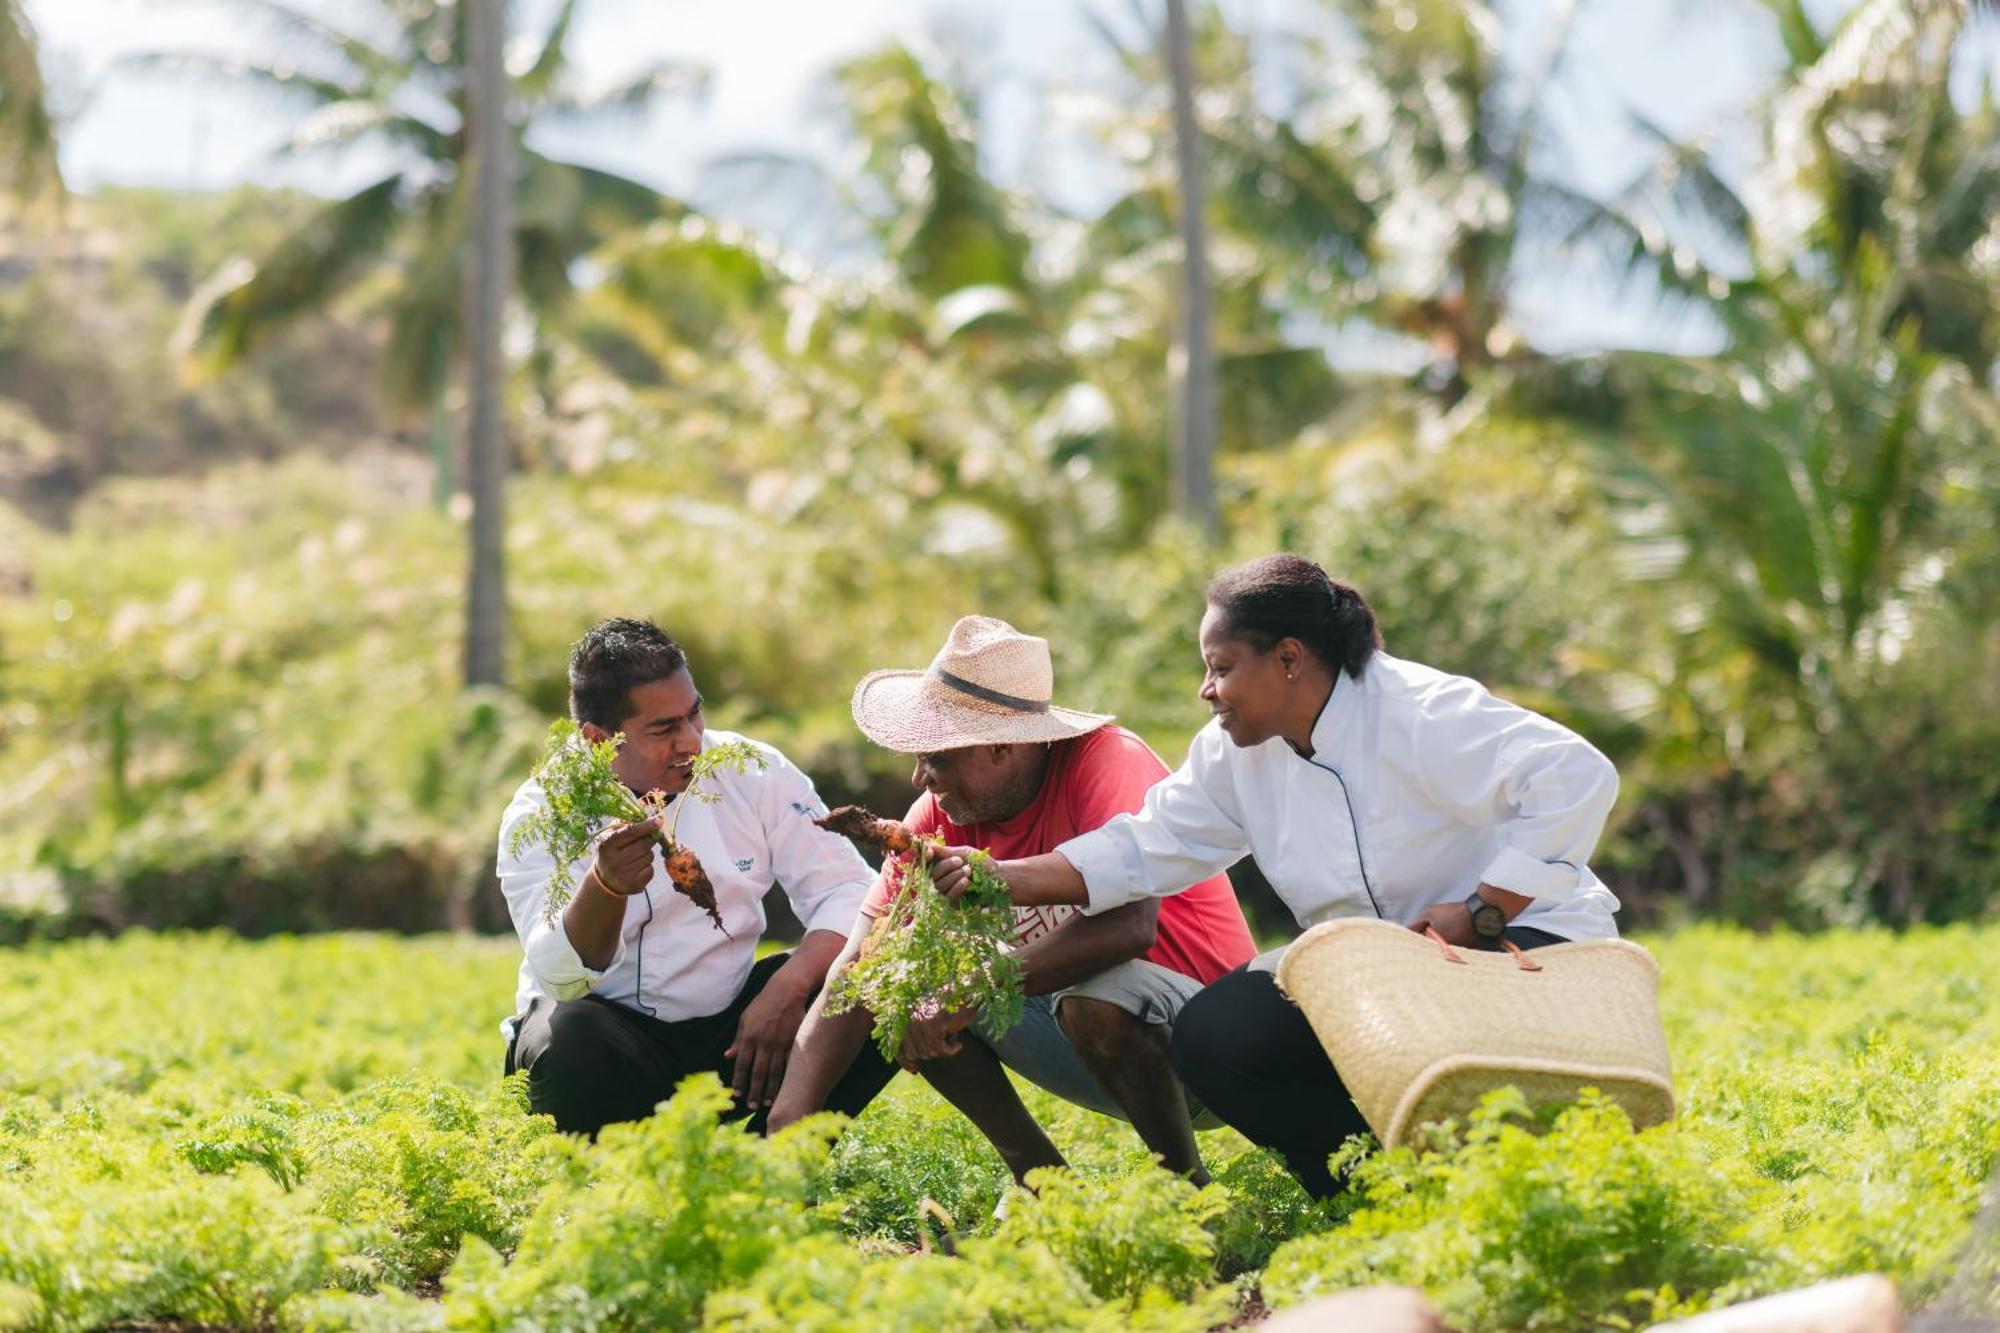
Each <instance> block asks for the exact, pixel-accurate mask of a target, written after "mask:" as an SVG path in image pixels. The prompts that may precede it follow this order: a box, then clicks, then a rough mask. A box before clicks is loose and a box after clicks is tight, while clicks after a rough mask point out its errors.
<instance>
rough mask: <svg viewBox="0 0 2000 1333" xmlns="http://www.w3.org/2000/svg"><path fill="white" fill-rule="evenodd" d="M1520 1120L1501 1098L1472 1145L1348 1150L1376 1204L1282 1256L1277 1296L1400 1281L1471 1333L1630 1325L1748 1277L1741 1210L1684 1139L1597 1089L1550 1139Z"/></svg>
mask: <svg viewBox="0 0 2000 1333" xmlns="http://www.w3.org/2000/svg"><path fill="white" fill-rule="evenodd" d="M1525 1115H1526V1110H1525V1104H1524V1103H1522V1102H1521V1101H1520V1098H1519V1095H1518V1094H1516V1093H1513V1092H1512V1091H1511V1090H1503V1091H1501V1092H1499V1093H1496V1094H1493V1095H1491V1096H1489V1097H1488V1098H1487V1101H1486V1103H1485V1104H1484V1105H1483V1106H1482V1108H1481V1109H1480V1110H1479V1111H1478V1112H1476V1113H1475V1114H1474V1115H1473V1117H1472V1121H1471V1124H1470V1125H1469V1126H1468V1127H1467V1128H1466V1130H1465V1133H1464V1138H1463V1146H1462V1147H1459V1146H1458V1145H1457V1144H1456V1143H1453V1142H1452V1141H1451V1140H1450V1139H1448V1138H1446V1139H1443V1140H1442V1142H1443V1144H1444V1150H1442V1151H1428V1152H1419V1151H1416V1150H1413V1149H1410V1148H1400V1149H1397V1150H1395V1151H1392V1152H1387V1153H1382V1154H1380V1155H1379V1156H1376V1157H1374V1158H1370V1159H1367V1160H1359V1161H1357V1160H1355V1158H1354V1156H1353V1155H1352V1154H1343V1155H1345V1156H1347V1157H1348V1158H1349V1161H1350V1163H1351V1164H1353V1166H1354V1171H1355V1175H1354V1188H1356V1189H1358V1190H1359V1191H1361V1193H1362V1196H1363V1198H1364V1199H1365V1203H1364V1204H1363V1206H1362V1207H1361V1208H1360V1209H1359V1210H1358V1211H1357V1212H1355V1213H1354V1215H1353V1216H1352V1217H1350V1218H1349V1219H1348V1222H1347V1225H1346V1226H1345V1227H1343V1228H1341V1229H1340V1230H1339V1231H1336V1232H1332V1233H1329V1234H1327V1235H1325V1236H1314V1237H1307V1238H1304V1239H1301V1240H1295V1241H1292V1242H1290V1243H1289V1244H1287V1245H1285V1246H1282V1247H1281V1248H1280V1249H1279V1250H1278V1251H1277V1253H1276V1254H1274V1255H1273V1256H1272V1258H1271V1264H1270V1267H1269V1268H1268V1269H1266V1270H1265V1274H1264V1291H1265V1296H1266V1298H1267V1299H1268V1300H1270V1301H1271V1302H1272V1303H1273V1304H1274V1305H1278V1306H1283V1305H1287V1304H1293V1303H1296V1302H1299V1301H1303V1300H1309V1299H1311V1298H1312V1297H1313V1296H1314V1295H1315V1294H1320V1293H1324V1292H1329V1291H1337V1290H1339V1289H1340V1288H1342V1287H1349V1286H1363V1285H1366V1284H1368V1283H1370V1282H1392V1283H1402V1284H1407V1285H1410V1286H1415V1287H1419V1288H1422V1289H1423V1290H1425V1291H1427V1292H1430V1293H1432V1294H1433V1295H1434V1296H1436V1297H1437V1298H1438V1299H1439V1300H1440V1301H1441V1302H1442V1303H1443V1305H1444V1307H1445V1309H1446V1311H1447V1314H1448V1316H1449V1317H1450V1318H1451V1319H1452V1321H1453V1323H1454V1324H1455V1325H1457V1326H1462V1327H1468V1328H1555V1329H1572V1328H1588V1327H1631V1326H1633V1325H1636V1324H1643V1323H1655V1322H1658V1321H1660V1320H1662V1319H1666V1318H1671V1317H1673V1316H1674V1315H1676V1314H1679V1313H1682V1312H1683V1307H1684V1303H1685V1300H1686V1298H1685V1297H1684V1296H1683V1295H1682V1293H1684V1292H1700V1293H1703V1294H1704V1295H1706V1294H1708V1293H1716V1292H1722V1293H1726V1292H1727V1291H1728V1290H1729V1288H1730V1284H1732V1283H1735V1282H1737V1281H1739V1280H1741V1279H1742V1278H1744V1277H1745V1276H1747V1274H1748V1273H1749V1272H1750V1270H1751V1268H1752V1265H1753V1263H1754V1257H1753V1254H1752V1252H1751V1251H1750V1250H1749V1249H1748V1248H1747V1247H1746V1246H1745V1245H1744V1244H1743V1236H1744V1230H1745V1224H1746V1221H1747V1216H1746V1213H1747V1210H1746V1208H1745V1206H1744V1201H1743V1199H1742V1197H1741V1195H1740V1194H1738V1193H1737V1192H1736V1191H1734V1190H1732V1189H1731V1188H1730V1184H1729V1182H1728V1180H1727V1179H1726V1178H1725V1177H1724V1176H1721V1175H1718V1174H1716V1173H1714V1172H1713V1170H1712V1168H1711V1167H1710V1165H1709V1164H1708V1163H1706V1162H1703V1161H1702V1160H1701V1159H1700V1157H1699V1156H1698V1154H1697V1153H1696V1152H1695V1151H1694V1149H1693V1144H1692V1143H1691V1142H1690V1141H1689V1140H1688V1139H1686V1138H1685V1137H1683V1136H1677V1135H1675V1134H1674V1133H1672V1132H1671V1131H1670V1132H1667V1133H1654V1134H1648V1135H1634V1134H1633V1133H1632V1127H1631V1123H1630V1122H1629V1121H1628V1120H1626V1119H1625V1117H1624V1113H1623V1112H1622V1111H1621V1110H1619V1109H1618V1108H1617V1107H1616V1106H1614V1105H1612V1104H1610V1103H1608V1102H1605V1101H1604V1100H1602V1099H1601V1098H1599V1097H1596V1096H1595V1095H1594V1094H1592V1095H1586V1097H1585V1098H1584V1100H1583V1101H1581V1102H1579V1103H1578V1104H1577V1105H1576V1106H1575V1107H1573V1108H1570V1109H1567V1110H1564V1111H1562V1112H1561V1113H1560V1114H1558V1115H1557V1116H1556V1117H1555V1120H1554V1125H1553V1127H1552V1128H1551V1129H1550V1130H1549V1132H1547V1133H1545V1134H1540V1135H1537V1134H1533V1133H1530V1132H1529V1129H1528V1128H1527V1127H1525V1126H1523V1125H1521V1124H1519V1123H1514V1122H1515V1121H1516V1120H1518V1119H1521V1118H1524V1117H1525ZM1453 1149H1456V1150H1453ZM1620 1321H1628V1322H1620Z"/></svg>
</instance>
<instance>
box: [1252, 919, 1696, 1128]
mask: <svg viewBox="0 0 2000 1333" xmlns="http://www.w3.org/2000/svg"><path fill="white" fill-rule="evenodd" d="M1278 984H1279V985H1280V986H1281V987H1283V988H1284V990H1285V993H1286V994H1288V995H1290V996H1291V997H1292V999H1293V1001H1294V1002H1296V1003H1297V1004H1298V1006H1299V1008H1300V1009H1302V1010H1304V1011H1305V1015H1306V1020H1307V1021H1308V1022H1310V1023H1311V1024H1312V1029H1313V1032H1314V1033H1315V1034H1316V1035H1317V1036H1318V1037H1319V1040H1320V1044H1321V1045H1322V1046H1324V1047H1326V1053H1327V1055H1328V1056H1330V1057H1331V1058H1332V1060H1333V1067H1334V1069H1335V1070H1336V1071H1338V1072H1339V1074H1340V1080H1341V1082H1342V1083H1344V1084H1346V1085H1347V1091H1348V1092H1349V1094H1351V1095H1352V1096H1353V1098H1354V1103H1355V1105H1356V1106H1357V1107H1359V1108H1360V1110H1361V1114H1362V1115H1363V1116H1365V1117H1366V1118H1367V1120H1368V1126H1369V1128H1371V1129H1373V1130H1374V1131H1375V1136H1376V1137H1377V1138H1378V1139H1380V1140H1381V1141H1382V1143H1383V1145H1384V1146H1387V1147H1394V1146H1395V1145H1396V1144H1397V1143H1399V1142H1401V1141H1402V1139H1403V1138H1404V1136H1405V1135H1407V1134H1408V1133H1409V1132H1410V1131H1412V1130H1413V1129H1415V1128H1416V1127H1417V1126H1418V1125H1422V1124H1426V1123H1428V1122H1431V1121H1437V1120H1443V1119H1445V1118H1446V1117H1448V1116H1455V1117H1459V1118H1461V1119H1462V1118H1463V1117H1464V1116H1465V1115H1466V1113H1467V1112H1469V1111H1471V1110H1472V1109H1473V1107H1475V1106H1476V1105H1478V1103H1479V1099H1480V1098H1481V1097H1482V1096H1484V1095H1485V1094H1486V1093H1488V1092H1490V1091H1492V1090H1493V1089H1494V1088H1497V1087H1501V1086H1503V1085H1506V1084H1513V1085H1514V1086H1515V1087H1518V1088H1519V1089H1520V1090H1521V1091H1522V1092H1523V1093H1524V1094H1526V1096H1527V1097H1528V1100H1529V1101H1530V1102H1532V1103H1535V1104H1538V1105H1539V1104H1544V1103H1548V1102H1556V1101H1569V1100H1571V1099H1573V1098H1575V1097H1576V1095H1577V1093H1578V1092H1579V1091H1580V1090H1582V1089H1583V1088H1586V1087H1594V1088H1599V1089H1602V1090H1603V1092H1604V1094H1605V1095H1606V1096H1607V1097H1610V1098H1611V1099H1612V1100H1613V1101H1616V1102H1617V1103H1618V1104H1619V1105H1621V1106H1623V1107H1624V1108H1625V1111H1626V1113H1627V1114H1628V1115H1630V1116H1631V1117H1632V1123H1633V1124H1634V1125H1635V1126H1638V1127H1640V1128H1644V1127H1645V1126H1647V1125H1657V1124H1660V1123H1661V1122H1663V1121H1666V1120H1669V1119H1672V1118H1673V1114H1674V1087H1673V1077H1672V1073H1671V1071H1670V1070H1669V1068H1668V1065H1667V1038H1666V1033H1665V1031H1664V1030H1662V1028H1661V1027H1660V1002H1659V989H1660V965H1659V964H1658V963H1656V962H1654V961H1653V956H1652V955H1651V954H1649V953H1647V952H1646V951H1645V950H1644V949H1642V948H1640V947H1639V946H1638V945H1636V944H1632V943H1629V942H1627V941H1625V940H1579V941H1576V942H1574V943H1571V944H1552V945H1549V946H1548V947H1547V948H1542V949H1536V950H1535V951H1534V952H1533V953H1531V954H1518V955H1510V954H1506V953H1481V952H1475V951H1472V950H1458V949H1453V948H1451V947H1450V946H1449V945H1447V944H1445V942H1444V941H1443V939H1442V938H1440V937H1436V936H1433V937H1430V938H1426V937H1425V936H1422V935H1418V934H1416V933H1415V932H1413V931H1410V930H1407V929H1405V928H1403V927H1401V926H1397V925H1393V924H1391V923H1389V922H1385V921H1370V920H1344V921H1329V922H1327V923H1326V924H1324V925H1319V926H1314V927H1313V928H1312V929H1311V930H1308V931H1307V932H1306V933H1305V934H1303V935H1301V936H1300V937H1299V938H1298V939H1297V940H1296V941H1294V942H1293V944H1292V946H1291V947H1290V948H1289V949H1287V950H1286V951H1285V955H1284V958H1283V959H1282V960H1281V961H1280V962H1279V964H1278Z"/></svg>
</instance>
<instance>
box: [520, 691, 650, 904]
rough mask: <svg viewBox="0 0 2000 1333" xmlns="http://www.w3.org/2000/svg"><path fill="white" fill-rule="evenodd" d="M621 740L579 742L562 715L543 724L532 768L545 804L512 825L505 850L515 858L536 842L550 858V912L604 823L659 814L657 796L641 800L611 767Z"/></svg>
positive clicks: (580, 738) (566, 897) (565, 892)
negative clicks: (545, 737)
mask: <svg viewBox="0 0 2000 1333" xmlns="http://www.w3.org/2000/svg"><path fill="white" fill-rule="evenodd" d="M624 741H625V737H624V734H623V733H622V732H621V733H620V734H618V735H616V736H610V737H607V738H605V739H604V740H601V741H589V740H585V739H584V737H583V734H582V733H581V732H580V731H579V730H578V729H577V725H576V723H574V722H572V721H570V720H569V719H568V718H563V719H561V720H560V721H558V722H555V723H552V724H551V725H550V727H549V743H548V748H547V750H545V751H544V752H543V754H542V761H541V763H539V764H537V765H536V766H535V781H536V782H538V783H540V784H541V787H542V794H543V795H544V796H545V797H547V799H548V803H547V804H546V805H544V806H543V807H542V808H541V809H539V810H537V811H535V813H534V814H532V815H530V816H529V817H528V818H526V819H524V820H522V821H521V822H520V823H519V824H517V825H515V826H514V833H513V836H512V838H511V839H509V842H508V847H507V850H508V851H510V852H512V853H514V854H515V855H516V856H519V855H520V854H521V852H522V850H523V849H524V848H527V847H531V846H541V847H545V848H547V849H548V852H549V855H550V856H552V857H554V858H555V874H554V876H553V877H552V878H551V879H550V881H549V912H550V914H551V915H553V914H554V913H555V912H557V911H559V910H561V908H562V904H563V903H564V902H567V901H568V900H569V882H570V879H571V872H572V871H573V870H574V868H575V867H576V864H577V863H578V862H579V861H582V860H584V859H585V858H586V857H588V856H589V855H590V853H591V851H592V849H593V848H594V847H595V846H596V844H597V835H598V834H599V833H601V832H602V831H603V830H604V827H605V825H606V823H607V822H615V823H620V824H636V823H638V822H639V821H641V820H644V819H650V818H651V817H652V816H654V815H656V814H658V813H659V810H658V808H657V799H658V798H657V797H655V796H654V795H653V794H652V793H650V792H649V793H647V796H648V798H649V799H651V800H653V801H654V802H655V804H653V805H647V804H644V803H642V802H641V800H640V798H639V797H637V796H634V795H633V794H632V789H631V788H630V787H627V786H626V785H625V783H624V780H623V779H621V778H620V777H619V776H618V775H617V774H616V773H614V772H613V771H612V769H611V764H612V761H613V760H615V759H616V758H617V757H618V747H619V746H620V745H622V744H623V743H624Z"/></svg>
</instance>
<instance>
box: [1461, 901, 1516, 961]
mask: <svg viewBox="0 0 2000 1333" xmlns="http://www.w3.org/2000/svg"><path fill="white" fill-rule="evenodd" d="M1465 910H1466V912H1467V913H1468V914H1469V915H1470V916H1471V917H1472V933H1473V935H1474V936H1475V937H1476V938H1477V939H1478V940H1479V942H1480V944H1481V945H1483V946H1487V947H1491V946H1492V945H1494V944H1497V943H1499V941H1500V935H1501V932H1503V931H1505V930H1506V929H1507V914H1506V913H1505V912H1503V911H1501V910H1500V909H1499V908H1498V907H1495V906H1494V905H1493V904H1492V903H1489V902H1487V901H1486V900H1485V899H1484V898H1482V897H1480V896H1479V890H1478V889H1474V890H1473V891H1472V892H1471V893H1470V894H1468V895H1467V896H1466V899H1465Z"/></svg>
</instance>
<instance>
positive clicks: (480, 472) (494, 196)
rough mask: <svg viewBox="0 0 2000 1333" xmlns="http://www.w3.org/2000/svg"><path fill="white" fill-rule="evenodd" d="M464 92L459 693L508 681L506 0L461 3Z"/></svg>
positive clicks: (509, 164)
mask: <svg viewBox="0 0 2000 1333" xmlns="http://www.w3.org/2000/svg"><path fill="white" fill-rule="evenodd" d="M466 9H467V16H466V17H467V24H466V27H467V33H466V36H467V39H468V40H467V43H466V44H467V47H468V48H469V54H470V56H471V60H470V62H469V63H470V66H471V68H470V84H471V88H470V91H469V95H468V97H467V99H466V109H467V116H466V128H467V130H468V131H469V134H468V136H467V141H466V142H467V147H468V148H469V150H470V157H471V161H470V172H471V175H472V178H473V199H474V200H475V201H476V204H477V208H478V221H477V223H476V225H474V226H473V228H472V235H473V244H472V246H471V251H472V264H471V266H470V267H469V269H468V270H467V272H466V284H465V290H466V301H465V308H466V309H467V310H468V311H470V312H471V320H472V337H471V349H470V352H471V354H470V356H468V357H467V366H466V388H467V395H468V397H470V399H471V400H472V421H471V429H470V430H469V431H468V432H467V448H466V452H467V455H468V463H469V467H468V471H469V472H470V473H471V480H472V562H471V566H470V571H469V574H468V577H467V580H466V596H465V683H466V684H467V685H494V686H497V685H499V684H500V683H501V681H502V680H503V679H504V677H505V674H506V647H507V642H506V640H507V582H506V566H505V564H504V560H505V554H506V552H505V545H504V540H503V538H504V536H505V523H506V516H505V513H504V512H503V509H502V505H503V504H504V502H505V494H504V490H503V486H502V483H503V481H504V480H505V477H506V472H507V454H506V447H507V435H506V430H505V427H504V422H503V421H502V410H503V404H502V401H501V396H502V390H503V389H504V387H505V380H506V363H505V354H504V353H503V351H502V348H501V332H502V326H503V325H504V324H505V323H506V318H507V295H508V290H509V287H510V285H511V284H510V282H509V279H510V278H511V277H512V274H511V273H510V272H509V270H510V268H511V267H512V264H513V239H514V237H513V231H514V208H513V204H514V200H513V194H514V182H513V171H514V131H513V127H512V126H511V125H510V124H509V123H508V119H507V67H506V55H505V52H506V47H507V10H506V6H505V3H504V0H467V3H466Z"/></svg>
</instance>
